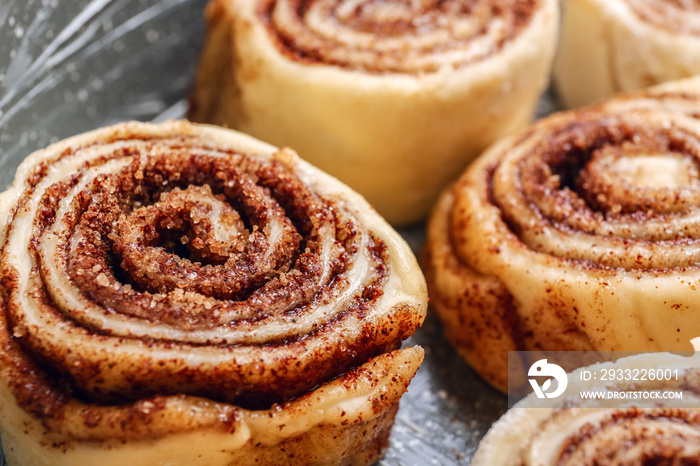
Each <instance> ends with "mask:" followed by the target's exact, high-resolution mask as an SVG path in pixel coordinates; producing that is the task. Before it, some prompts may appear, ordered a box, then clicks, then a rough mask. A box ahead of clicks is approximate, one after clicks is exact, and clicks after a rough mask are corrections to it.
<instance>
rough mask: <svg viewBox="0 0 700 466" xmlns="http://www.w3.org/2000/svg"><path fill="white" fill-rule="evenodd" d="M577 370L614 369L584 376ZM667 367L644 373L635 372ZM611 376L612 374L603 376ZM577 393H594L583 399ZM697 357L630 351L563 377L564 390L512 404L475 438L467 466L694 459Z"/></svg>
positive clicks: (698, 449) (698, 421) (697, 457)
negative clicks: (651, 374)
mask: <svg viewBox="0 0 700 466" xmlns="http://www.w3.org/2000/svg"><path fill="white" fill-rule="evenodd" d="M583 371H586V372H587V373H588V374H589V375H590V374H593V373H596V374H599V375H600V376H602V375H603V374H611V373H612V374H618V375H619V377H617V376H613V377H611V378H612V379H613V380H608V381H605V382H603V381H601V380H600V377H599V379H598V380H594V379H593V377H592V376H591V377H590V380H582V379H583V378H584V377H582V373H583ZM658 371H661V372H666V373H667V374H668V375H669V377H661V378H656V379H653V380H652V379H649V378H648V377H640V376H637V380H632V379H634V378H635V374H637V375H638V374H646V373H649V372H658ZM609 379H610V378H609ZM581 393H588V394H592V393H596V394H597V397H596V398H595V399H593V398H592V397H590V398H587V399H584V398H582V396H581ZM699 461H700V357H698V355H697V353H696V354H695V355H694V356H691V357H687V356H681V355H674V354H669V353H653V354H643V355H636V356H629V357H626V358H622V359H619V360H617V361H616V362H614V363H611V362H608V363H603V364H596V365H593V366H586V367H584V368H581V369H580V370H578V371H574V372H573V373H571V374H569V376H568V384H567V387H566V390H565V392H564V393H563V395H561V396H559V397H557V398H554V399H537V398H536V397H535V395H534V394H532V395H530V396H529V397H527V398H525V399H524V400H521V401H520V402H519V403H518V404H516V405H515V406H513V407H512V408H511V409H510V410H509V411H508V412H507V413H506V414H505V415H504V416H503V417H502V418H501V419H500V420H499V421H498V422H496V423H495V424H494V426H493V427H492V428H491V429H490V430H489V432H488V433H487V434H486V436H485V437H484V439H483V440H482V441H481V443H480V444H479V448H478V450H477V452H476V454H475V456H474V459H473V461H472V463H471V464H472V466H491V465H499V466H522V465H538V466H554V465H557V466H568V465H571V466H574V465H575V466H586V465H597V466H608V465H609V466H619V465H632V464H669V465H670V464H673V465H681V464H684V465H685V464H688V465H691V464H698V462H699Z"/></svg>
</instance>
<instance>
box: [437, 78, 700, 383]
mask: <svg viewBox="0 0 700 466" xmlns="http://www.w3.org/2000/svg"><path fill="white" fill-rule="evenodd" d="M698 116H700V79H693V80H689V81H685V82H680V83H673V84H669V85H664V86H661V87H657V88H654V89H653V90H650V91H647V92H644V93H640V94H634V95H627V96H622V97H619V98H617V99H614V100H610V101H608V102H607V103H605V104H602V105H599V106H595V107H589V108H585V109H582V110H579V111H571V112H566V113H560V114H555V115H553V116H551V117H548V118H546V119H543V120H540V121H539V122H538V123H536V124H534V125H532V126H531V127H530V128H529V129H527V130H525V131H523V132H520V133H519V134H516V135H514V136H512V137H510V138H508V139H505V140H503V141H502V142H500V143H498V144H496V145H494V146H492V147H491V148H490V149H489V150H488V151H486V152H485V153H484V155H483V156H482V157H480V158H479V159H478V160H477V161H476V162H475V163H474V164H473V165H472V166H470V167H469V169H467V171H466V172H465V173H464V175H463V176H462V177H461V179H460V180H459V181H458V182H457V183H456V184H455V185H454V187H452V188H450V189H448V190H447V191H446V192H445V193H444V195H443V196H442V198H441V200H440V201H439V203H438V205H437V207H436V209H435V212H434V214H433V217H432V219H431V222H430V224H429V229H428V238H427V247H426V258H425V259H426V260H425V270H426V275H427V278H428V287H429V293H430V296H431V303H432V305H433V307H434V309H435V311H436V312H437V313H438V315H439V316H440V318H441V319H442V320H443V322H444V324H445V332H446V335H447V337H448V338H449V339H450V340H451V342H452V343H453V344H454V346H455V347H456V348H457V349H458V351H459V352H460V354H461V355H462V356H463V357H465V358H466V360H467V361H468V362H469V363H470V364H472V365H473V366H474V367H475V368H476V370H477V371H478V372H479V373H480V374H481V375H482V376H483V377H484V378H485V379H486V380H488V381H489V382H490V383H492V384H494V385H495V386H496V387H498V388H500V389H502V390H505V389H506V387H507V370H508V364H507V353H508V351H517V350H562V351H564V350H569V351H578V350H600V351H646V350H652V351H675V350H687V349H689V344H688V341H690V339H691V338H693V337H695V336H696V334H697V332H698V330H697V329H698V328H700V304H699V301H698V297H697V295H698V292H699V290H698V286H699V284H700V268H699V267H698V264H700V228H699V227H698V226H699V225H700V222H699V221H698V220H699V219H700V121H699V120H698V119H697V118H698Z"/></svg>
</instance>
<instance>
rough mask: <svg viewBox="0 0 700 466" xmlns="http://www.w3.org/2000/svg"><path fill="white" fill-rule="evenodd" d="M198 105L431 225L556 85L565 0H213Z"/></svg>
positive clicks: (197, 114) (389, 214)
mask: <svg viewBox="0 0 700 466" xmlns="http://www.w3.org/2000/svg"><path fill="white" fill-rule="evenodd" d="M207 19H208V24H209V34H208V37H207V41H206V45H205V48H204V51H203V55H202V59H201V62H200V68H199V72H198V75H197V79H196V84H195V88H194V92H193V95H192V99H191V104H192V105H191V109H190V115H189V116H190V118H191V119H193V120H194V121H199V122H208V123H215V124H221V125H228V126H230V127H232V128H235V129H240V130H242V131H244V132H246V133H249V134H251V135H253V136H255V137H258V138H260V139H262V140H265V141H268V142H270V143H273V144H276V145H288V146H290V147H294V149H295V150H296V151H298V153H299V155H300V156H301V157H302V158H304V159H306V160H308V161H310V162H311V163H313V164H315V165H317V166H318V167H320V168H321V169H323V170H326V171H327V172H329V173H330V174H332V175H334V176H337V177H338V178H340V179H341V180H342V181H344V182H346V183H348V184H349V185H350V186H351V187H352V188H354V189H356V190H358V191H359V192H360V193H361V194H363V195H364V196H365V197H366V198H367V199H368V201H369V202H370V203H371V204H372V205H373V206H374V207H376V209H377V210H378V211H379V212H380V213H381V214H382V215H383V216H385V217H386V218H387V220H389V221H390V222H392V223H395V224H405V223H410V222H414V221H418V220H421V219H424V218H425V216H426V215H427V213H428V211H429V209H430V207H431V206H432V205H433V203H434V201H435V200H436V198H437V196H438V194H439V192H440V190H441V189H443V188H444V187H445V186H446V185H447V184H448V183H449V182H451V181H454V179H455V178H456V176H457V175H458V174H459V173H460V172H461V171H462V170H463V169H464V167H465V166H466V165H467V163H468V162H469V161H470V160H472V159H473V158H474V157H475V156H476V155H477V154H478V153H479V152H480V151H482V150H483V149H484V148H485V147H486V146H487V145H488V144H490V143H491V142H493V141H494V140H495V139H497V138H499V137H500V136H502V135H504V134H506V133H508V132H510V131H511V130H513V129H515V128H518V127H520V126H523V125H524V124H526V123H527V122H528V121H529V120H530V118H531V117H532V115H533V112H534V109H535V105H536V103H537V100H538V98H539V96H540V93H541V92H542V91H543V89H544V88H545V86H546V85H547V79H548V76H549V71H550V61H551V59H552V56H553V50H554V46H555V41H556V34H557V2H556V0H518V1H516V2H511V1H502V0H496V1H485V0H477V1H470V2H464V1H459V0H447V1H435V0H425V1H417V2H406V1H397V0H381V1H350V0H254V1H250V0H213V1H212V2H211V3H210V4H209V7H208V8H207Z"/></svg>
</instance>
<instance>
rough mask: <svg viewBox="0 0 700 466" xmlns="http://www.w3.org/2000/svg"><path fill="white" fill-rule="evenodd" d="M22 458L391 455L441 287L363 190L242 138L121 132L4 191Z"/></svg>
mask: <svg viewBox="0 0 700 466" xmlns="http://www.w3.org/2000/svg"><path fill="white" fill-rule="evenodd" d="M0 213H1V216H0V218H3V219H6V223H5V224H4V225H3V228H2V236H0V246H1V251H2V261H1V263H0V274H1V276H2V282H1V286H0V291H1V293H2V301H1V302H0V305H1V308H0V309H1V310H2V312H0V429H1V430H2V440H3V447H4V451H5V455H6V456H7V459H8V462H9V464H10V465H11V466H14V465H21V466H30V465H38V464H42V465H43V464H51V465H76V464H100V465H110V464H115V465H117V464H119V465H123V464H130V465H149V466H153V465H165V464H167V465H197V464H201V465H208V466H212V465H229V464H369V463H372V462H373V461H375V460H376V459H377V458H378V456H379V455H380V454H381V453H382V451H383V450H384V449H385V447H386V446H387V439H388V435H389V431H390V428H391V424H392V422H393V417H394V415H395V413H396V409H397V407H398V400H399V398H400V397H401V395H402V394H403V393H404V392H405V390H406V387H407V386H408V383H409V382H410V380H411V378H412V377H413V375H414V374H415V371H416V370H417V368H418V365H419V364H420V362H421V360H422V350H421V349H420V348H408V349H404V350H400V351H399V350H397V348H398V347H399V345H400V343H401V341H402V340H403V339H405V338H407V337H409V336H410V335H411V334H412V333H413V332H414V331H415V330H416V329H417V328H418V327H419V326H420V325H421V323H422V320H423V318H424V314H425V307H426V291H425V284H424V280H423V278H422V275H421V273H420V271H419V269H418V268H417V264H416V262H415V259H414V257H413V256H412V254H411V252H410V250H409V249H408V247H407V245H406V244H405V243H404V242H403V240H402V239H401V238H400V237H399V236H398V235H397V233H396V232H394V231H393V230H392V229H391V228H390V227H389V226H388V225H387V224H386V223H385V222H384V221H383V220H382V219H381V218H380V217H379V216H378V215H377V214H376V213H374V212H373V211H372V209H371V208H370V207H369V206H368V204H367V203H366V202H365V201H364V200H363V199H362V198H361V197H360V196H359V195H358V194H356V193H354V192H353V191H351V190H350V189H348V188H347V187H346V186H344V185H342V184H341V183H339V182H338V181H337V180H335V179H334V178H331V177H330V176H328V175H325V174H324V173H322V172H321V171H319V170H317V169H315V168H313V167H312V166H310V165H309V164H307V163H306V162H304V161H302V160H300V159H299V158H298V157H297V156H296V155H295V154H294V153H293V152H292V151H290V150H288V149H282V150H278V149H276V148H274V147H272V146H269V145H267V144H263V143H261V142H259V141H256V140H254V139H252V138H250V137H247V136H244V135H242V134H239V133H236V132H233V131H229V130H223V129H217V128H213V127H202V126H197V125H193V124H190V123H187V122H170V123H166V124H163V125H150V124H141V123H127V124H121V125H117V126H113V127H109V128H105V129H101V130H97V131H94V132H91V133H86V134H84V135H81V136H77V137H73V138H70V139H67V140H65V141H63V142H60V143H57V144H54V145H52V146H50V147H49V148H47V149H46V150H43V151H39V152H36V153H34V154H33V155H31V156H30V157H29V158H28V159H27V160H26V161H25V162H24V163H23V164H22V165H21V166H20V168H19V170H18V172H17V177H16V180H15V182H14V184H13V186H12V188H10V189H9V190H8V191H7V192H5V193H4V194H2V196H1V197H0Z"/></svg>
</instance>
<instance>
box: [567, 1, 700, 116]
mask: <svg viewBox="0 0 700 466" xmlns="http://www.w3.org/2000/svg"><path fill="white" fill-rule="evenodd" d="M563 3H564V8H563V22H562V34H561V41H560V47H559V51H558V53H557V58H556V60H555V65H554V81H555V84H556V87H557V90H558V92H559V96H560V97H561V100H562V103H563V104H564V105H565V106H567V107H579V106H582V105H586V104H590V103H592V102H595V101H599V100H602V99H604V98H606V97H609V96H611V95H612V94H614V93H616V92H620V91H631V90H634V89H641V88H644V87H649V86H653V85H657V84H661V83H663V82H667V81H672V80H677V79H683V78H688V77H691V76H694V75H696V74H700V51H699V50H700V22H699V20H700V3H698V2H696V1H681V0H567V1H566V2H563Z"/></svg>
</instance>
